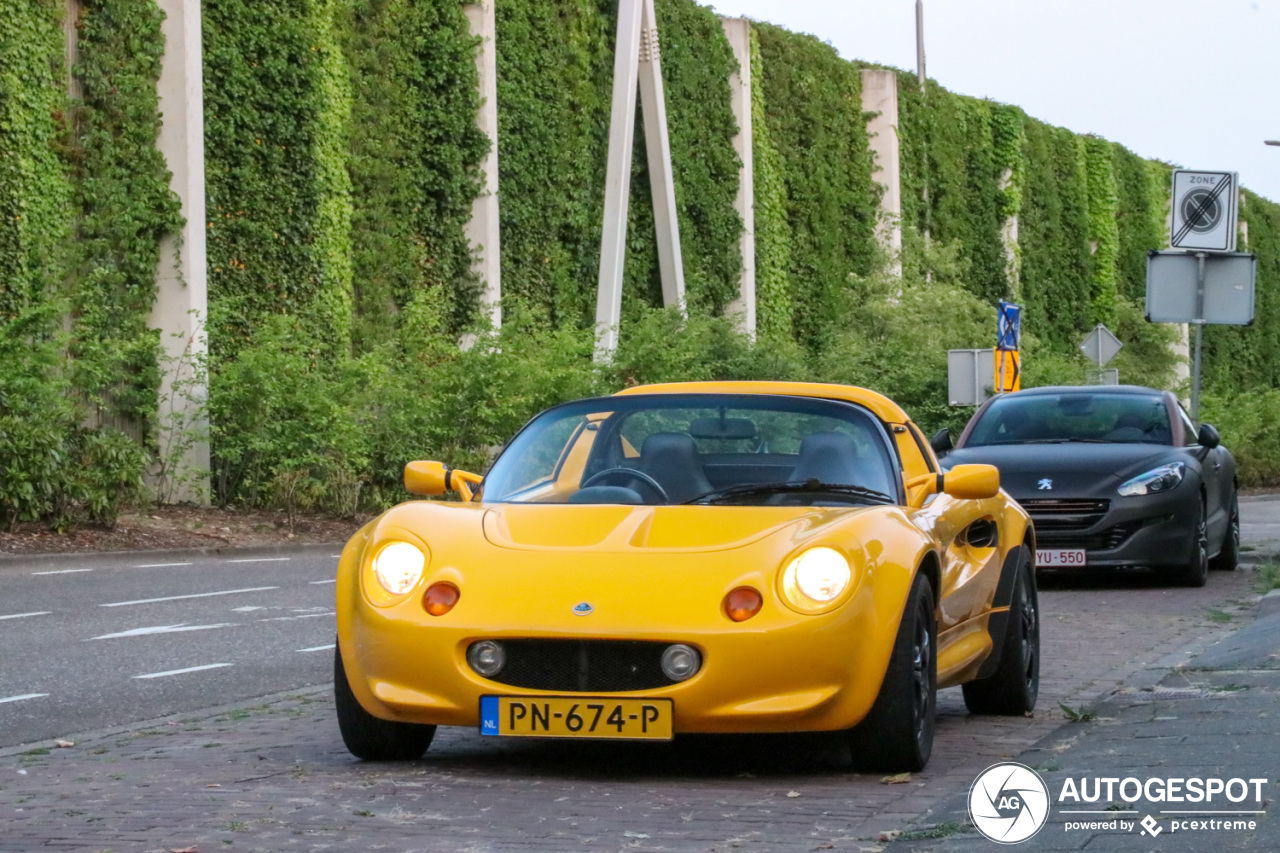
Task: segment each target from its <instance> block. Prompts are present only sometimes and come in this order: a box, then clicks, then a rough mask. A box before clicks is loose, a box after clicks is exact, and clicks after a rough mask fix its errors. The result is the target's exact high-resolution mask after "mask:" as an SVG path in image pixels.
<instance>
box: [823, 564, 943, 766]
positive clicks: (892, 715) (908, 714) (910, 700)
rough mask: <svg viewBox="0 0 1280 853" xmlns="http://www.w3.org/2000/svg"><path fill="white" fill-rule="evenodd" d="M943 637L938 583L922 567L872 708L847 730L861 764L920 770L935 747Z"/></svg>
mask: <svg viewBox="0 0 1280 853" xmlns="http://www.w3.org/2000/svg"><path fill="white" fill-rule="evenodd" d="M937 694H938V638H937V620H936V617H935V615H934V604H933V587H932V585H931V584H930V583H929V579H928V578H927V577H925V576H924V574H922V573H919V572H917V573H916V577H915V579H914V580H913V581H912V584H911V591H910V593H909V594H908V596H907V603H906V606H905V607H904V608H903V613H902V621H901V622H899V623H898V633H897V635H896V636H895V638H894V642H893V651H892V652H891V653H890V655H889V666H888V669H887V670H886V671H885V674H884V681H883V682H882V683H881V685H880V693H879V694H878V695H877V696H876V701H875V704H873V705H872V706H871V711H870V712H869V713H868V714H867V716H866V717H865V718H863V720H862V722H860V723H858V724H857V725H856V726H854V727H853V728H851V729H849V730H847V731H846V732H845V738H846V740H847V742H848V744H849V751H850V753H851V756H852V758H853V765H854V767H855V768H856V769H858V770H862V771H868V772H888V773H902V772H909V773H915V772H918V771H920V770H923V769H924V766H925V765H926V764H927V763H928V762H929V754H930V753H931V752H932V751H933V733H934V725H935V717H936V711H937V701H938V700H937Z"/></svg>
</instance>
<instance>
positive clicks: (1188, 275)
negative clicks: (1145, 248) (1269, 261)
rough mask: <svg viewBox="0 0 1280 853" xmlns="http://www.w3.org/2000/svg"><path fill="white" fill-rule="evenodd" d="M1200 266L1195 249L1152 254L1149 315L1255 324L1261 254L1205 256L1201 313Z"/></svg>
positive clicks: (1171, 320) (1187, 320) (1158, 319)
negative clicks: (1199, 299) (1255, 293)
mask: <svg viewBox="0 0 1280 853" xmlns="http://www.w3.org/2000/svg"><path fill="white" fill-rule="evenodd" d="M1199 269H1200V259H1199V258H1198V257H1196V254H1195V253H1194V252H1169V251H1166V252H1150V253H1148V254H1147V319H1148V320H1149V321H1151V322H1152V323H1195V322H1197V321H1203V322H1205V323H1211V324H1222V325H1227V326H1248V325H1249V324H1250V323H1252V322H1253V300H1254V283H1255V281H1256V279H1257V269H1258V258H1257V256H1256V255H1252V254H1248V253H1245V252H1232V253H1229V254H1206V255H1205V257H1204V310H1203V312H1200V311H1197V310H1196V309H1197V293H1196V291H1197V289H1198V277H1199ZM1198 315H1202V316H1198Z"/></svg>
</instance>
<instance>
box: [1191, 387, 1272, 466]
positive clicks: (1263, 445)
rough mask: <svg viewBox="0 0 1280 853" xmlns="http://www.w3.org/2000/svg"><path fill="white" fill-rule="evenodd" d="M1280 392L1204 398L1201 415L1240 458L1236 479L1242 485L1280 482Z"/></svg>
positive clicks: (1250, 392)
mask: <svg viewBox="0 0 1280 853" xmlns="http://www.w3.org/2000/svg"><path fill="white" fill-rule="evenodd" d="M1277 411H1280V390H1277V389H1275V388H1268V389H1265V390H1260V391H1237V392H1235V393H1233V394H1216V393H1213V394H1210V393H1206V394H1204V395H1203V396H1202V397H1201V398H1200V416H1201V419H1202V420H1203V421H1204V422H1205V423H1211V424H1213V425H1214V426H1215V427H1217V428H1218V431H1219V432H1220V433H1221V434H1222V443H1223V445H1224V446H1225V447H1226V448H1227V449H1228V450H1230V451H1231V453H1232V454H1233V455H1234V456H1235V458H1236V465H1237V468H1236V476H1237V478H1238V479H1239V481H1240V485H1242V486H1272V485H1276V484H1278V483H1280V423H1277V422H1276V418H1275V413H1276V412H1277Z"/></svg>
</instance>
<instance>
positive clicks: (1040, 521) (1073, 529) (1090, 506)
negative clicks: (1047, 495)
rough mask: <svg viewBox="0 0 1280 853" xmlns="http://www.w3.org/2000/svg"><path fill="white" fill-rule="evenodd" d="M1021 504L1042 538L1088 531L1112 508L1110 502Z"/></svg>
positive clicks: (1030, 501)
mask: <svg viewBox="0 0 1280 853" xmlns="http://www.w3.org/2000/svg"><path fill="white" fill-rule="evenodd" d="M1020 503H1021V504H1022V508H1023V509H1025V510H1026V511H1027V514H1028V515H1030V516H1031V520H1032V521H1033V522H1035V525H1036V533H1037V534H1039V535H1041V536H1042V537H1043V536H1044V535H1046V534H1047V535H1049V536H1054V535H1056V534H1071V533H1079V532H1082V531H1085V530H1088V529H1089V528H1090V527H1093V526H1094V525H1095V524H1097V523H1098V522H1099V521H1102V517H1103V516H1105V515H1106V514H1107V510H1108V509H1109V508H1110V507H1111V501H1108V500H1071V499H1065V500H1025V501H1020Z"/></svg>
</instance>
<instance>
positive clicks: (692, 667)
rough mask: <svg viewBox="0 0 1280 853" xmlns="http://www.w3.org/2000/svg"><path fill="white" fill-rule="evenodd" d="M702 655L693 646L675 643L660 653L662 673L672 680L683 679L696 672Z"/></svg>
mask: <svg viewBox="0 0 1280 853" xmlns="http://www.w3.org/2000/svg"><path fill="white" fill-rule="evenodd" d="M701 666H702V655H700V654H698V650H697V649H695V648H694V647H693V646H686V645H685V644H684V643H676V644H675V645H674V646H667V650H666V651H665V652H663V653H662V674H663V675H665V676H666V677H667V678H670V679H671V680H672V681H685V680H687V679H690V678H692V677H693V676H694V675H696V674H697V672H698V669H699V668H701Z"/></svg>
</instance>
